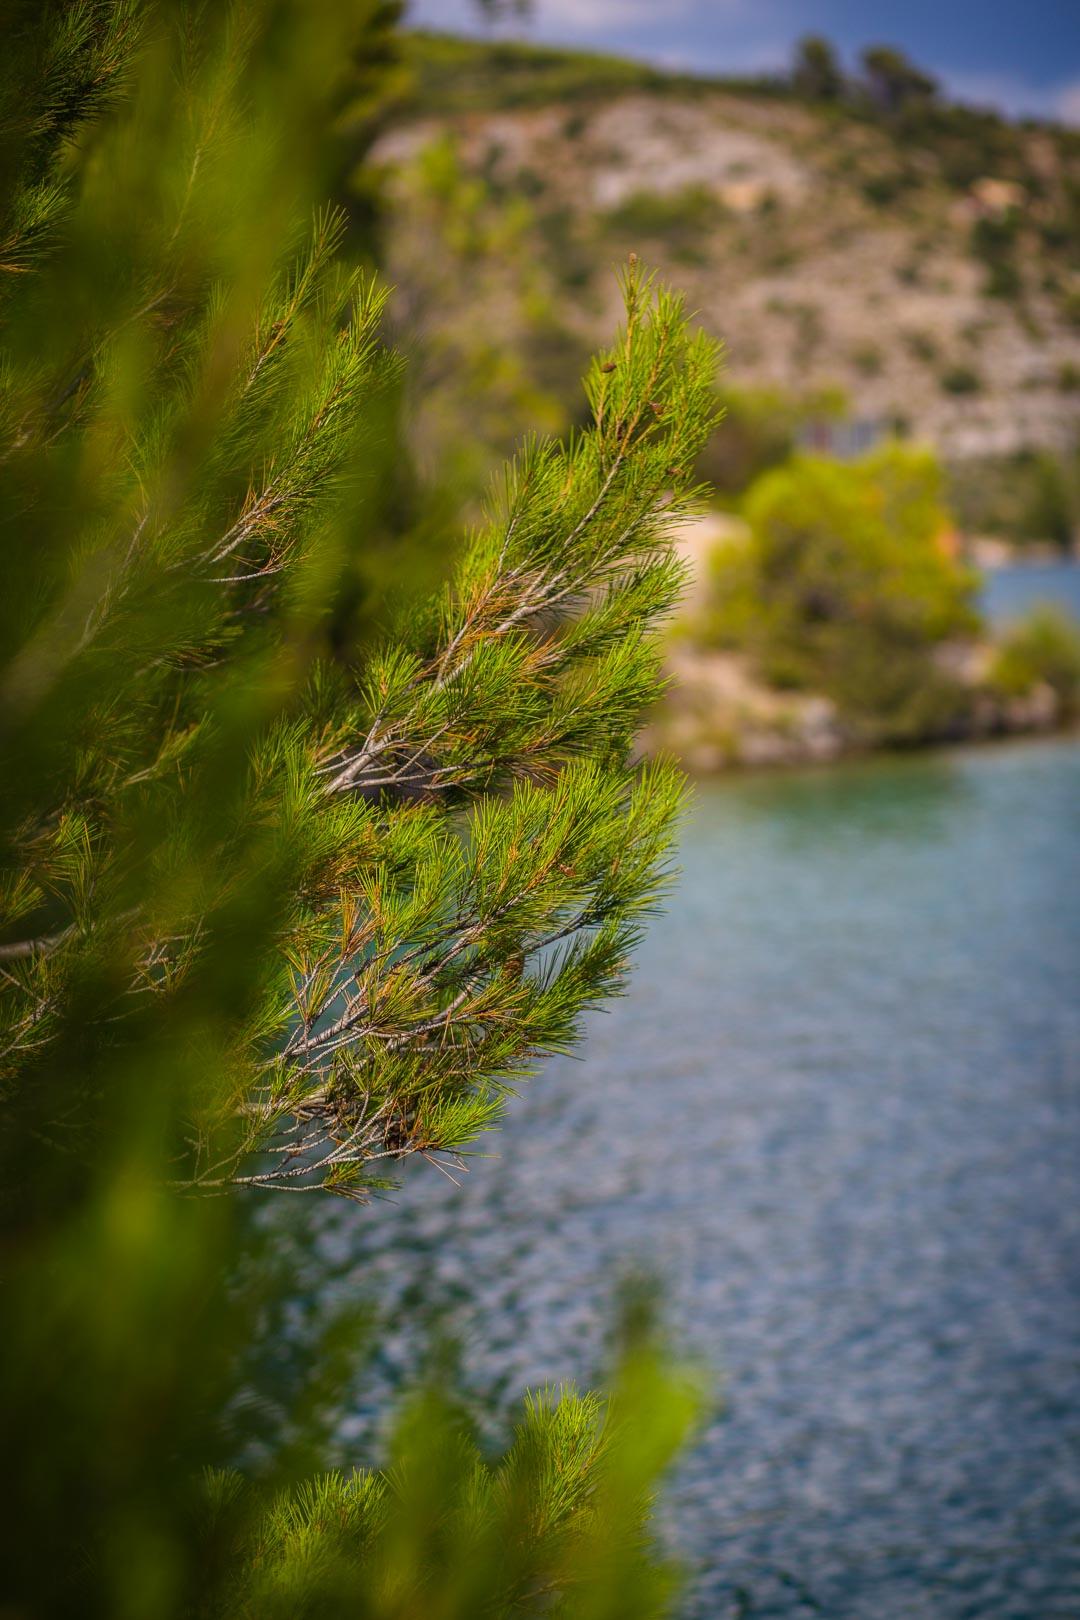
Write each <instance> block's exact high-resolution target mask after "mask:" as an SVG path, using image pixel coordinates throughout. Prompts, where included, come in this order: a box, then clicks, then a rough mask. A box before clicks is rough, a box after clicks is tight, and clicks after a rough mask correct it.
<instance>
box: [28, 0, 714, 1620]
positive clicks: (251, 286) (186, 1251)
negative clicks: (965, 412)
mask: <svg viewBox="0 0 1080 1620" xmlns="http://www.w3.org/2000/svg"><path fill="white" fill-rule="evenodd" d="M8 20H9V29H8V37H7V39H6V42H5V43H6V47H7V49H6V52H5V59H4V64H3V74H4V79H3V88H2V98H3V99H2V107H0V116H2V122H3V127H4V132H5V139H4V142H3V151H4V165H3V173H2V182H3V195H2V200H0V206H2V212H3V227H2V238H3V243H4V249H3V253H2V255H0V300H2V318H3V349H4V353H3V401H2V411H0V522H2V525H3V549H4V561H5V572H6V580H5V586H6V588H5V591H4V593H3V598H2V605H0V658H2V669H0V731H2V735H3V757H4V771H3V776H2V780H0V847H2V862H3V874H2V877H3V916H2V926H0V986H2V1008H0V1011H2V1040H0V1050H2V1059H3V1061H2V1085H3V1103H4V1107H3V1114H2V1123H0V1186H2V1193H0V1198H2V1202H3V1216H4V1219H3V1234H4V1236H3V1256H4V1264H3V1273H4V1275H3V1284H4V1323H5V1328H4V1333H3V1335H2V1337H0V1377H2V1380H3V1389H4V1403H5V1414H4V1416H5V1423H4V1430H5V1444H6V1455H7V1463H8V1467H9V1470H10V1472H11V1475H12V1478H13V1479H17V1480H18V1489H17V1491H16V1492H15V1493H14V1494H13V1498H12V1500H11V1501H10V1503H9V1507H8V1510H7V1511H6V1512H5V1514H4V1517H3V1560H2V1568H3V1575H2V1577H0V1579H2V1589H0V1605H2V1607H3V1608H4V1611H5V1613H7V1614H10V1615H12V1616H20V1617H22V1616H25V1617H31V1616H60V1615H72V1616H74V1615H78V1616H94V1615H102V1616H109V1617H110V1620H123V1617H130V1620H165V1617H172V1616H180V1615H204V1616H218V1615H221V1616H233V1615H245V1616H246V1615H252V1616H254V1615H256V1614H258V1615H259V1616H265V1615H270V1614H281V1615H282V1616H284V1615H290V1616H293V1615H301V1614H307V1613H311V1614H331V1615H333V1614H341V1615H344V1614H346V1613H348V1614H349V1615H354V1616H355V1615H357V1614H368V1615H373V1616H375V1615H377V1616H386V1617H390V1616H395V1617H397V1616H400V1617H404V1616H407V1615H408V1616H419V1615H424V1616H446V1617H447V1620H450V1617H457V1616H460V1617H461V1620H466V1617H472V1616H476V1615H481V1614H493V1615H494V1614H508V1613H537V1612H543V1613H559V1614H565V1615H574V1616H583V1617H584V1616H601V1615H603V1616H608V1615H610V1616H611V1617H612V1620H615V1617H616V1616H619V1617H626V1616H635V1615H640V1616H642V1617H644V1616H649V1615H654V1614H659V1613H661V1612H663V1609H664V1606H665V1603H666V1600H667V1594H668V1592H669V1587H670V1574H669V1572H668V1571H667V1570H666V1569H665V1567H664V1564H663V1561H662V1559H660V1558H658V1557H657V1556H656V1554H655V1552H654V1550H653V1549H652V1548H651V1546H650V1543H649V1541H648V1539H647V1537H646V1534H645V1531H644V1529H643V1525H644V1520H645V1516H646V1513H647V1507H648V1498H649V1495H650V1492H651V1490H652V1489H653V1487H654V1483H655V1481H656V1479H657V1477H658V1474H659V1472H660V1470H661V1469H662V1468H663V1466H664V1465H665V1464H666V1462H667V1461H668V1459H669V1457H670V1456H671V1454H672V1451H673V1449H674V1448H675V1446H676V1445H677V1444H678V1442H679V1440H680V1439H681V1437H682V1435H683V1434H684V1432H685V1430H686V1427H687V1424H688V1422H689V1420H690V1416H691V1411H692V1407H693V1397H692V1393H691V1391H690V1389H689V1386H688V1385H687V1383H686V1381H685V1380H684V1379H682V1378H681V1377H679V1376H677V1375H676V1374H673V1373H671V1372H669V1371H665V1369H664V1364H663V1358H662V1357H661V1356H660V1355H659V1353H658V1351H657V1350H656V1348H655V1345H654V1344H653V1343H652V1341H651V1340H650V1338H649V1337H648V1335H647V1334H646V1335H644V1336H641V1335H639V1336H638V1337H637V1338H636V1339H635V1340H634V1341H633V1343H631V1344H630V1345H629V1346H628V1348H627V1351H626V1354H625V1356H624V1358H623V1361H622V1364H621V1372H620V1373H619V1376H618V1379H617V1383H616V1389H615V1393H614V1395H613V1397H612V1401H611V1404H610V1405H609V1406H607V1407H602V1406H601V1404H600V1403H599V1402H598V1401H597V1400H596V1399H594V1398H593V1397H586V1398H579V1397H577V1396H575V1395H573V1394H572V1393H569V1392H567V1393H565V1394H563V1395H558V1394H548V1395H543V1396H537V1397H536V1398H535V1399H534V1401H533V1403H532V1405H531V1406H530V1407H529V1409H528V1410H527V1412H526V1416H525V1418H524V1419H523V1422H522V1425H521V1427H520V1429H519V1431H518V1433H517V1437H516V1439H515V1441H514V1444H513V1447H512V1449H511V1450H510V1452H509V1453H508V1454H507V1456H506V1457H505V1458H503V1459H502V1460H501V1461H498V1460H496V1461H493V1462H492V1461H489V1460H488V1459H487V1458H485V1457H484V1456H483V1455H482V1454H481V1452H480V1451H479V1450H478V1448H477V1446H476V1443H475V1441H474V1440H473V1439H472V1437H471V1435H470V1433H469V1431H468V1429H467V1427H466V1426H465V1425H464V1423H463V1421H462V1420H461V1418H460V1417H459V1416H458V1415H457V1414H456V1410H455V1407H454V1403H453V1401H452V1399H451V1398H450V1397H449V1396H448V1395H447V1394H446V1392H445V1391H443V1392H440V1391H439V1390H437V1389H436V1390H433V1391H429V1392H427V1393H425V1394H421V1395H419V1396H417V1397H416V1398H415V1400H414V1401H413V1402H412V1403H411V1404H410V1405H409V1406H408V1407H407V1409H406V1411H405V1414H404V1415H403V1416H402V1418H401V1419H400V1422H399V1423H398V1426H397V1428H396V1430H395V1438H394V1442H393V1447H392V1457H391V1461H390V1466H389V1467H388V1468H386V1469H385V1470H384V1471H382V1472H379V1473H371V1472H365V1471H363V1470H360V1471H358V1472H357V1473H356V1474H355V1475H351V1476H347V1477H346V1476H333V1477H316V1478H315V1479H314V1480H313V1479H312V1478H311V1477H310V1476H311V1475H312V1471H313V1469H314V1468H315V1466H316V1463H317V1454H318V1424H317V1422H315V1421H314V1420H315V1418H316V1416H317V1415H318V1413H319V1412H320V1411H322V1410H324V1409H325V1407H326V1403H327V1401H328V1400H330V1401H331V1402H332V1399H333V1397H334V1395H335V1394H340V1389H341V1384H342V1379H343V1377H344V1372H343V1367H344V1365H345V1364H346V1363H347V1361H348V1357H347V1355H345V1354H344V1352H343V1349H342V1345H341V1343H340V1341H339V1342H337V1343H336V1344H335V1343H330V1342H327V1344H326V1345H325V1346H324V1347H323V1352H322V1355H321V1357H320V1358H319V1359H318V1362H317V1364H316V1365H314V1366H313V1367H312V1368H311V1369H310V1370H309V1374H308V1377H307V1380H306V1382H307V1384H308V1386H309V1387H308V1388H307V1389H306V1390H305V1391H301V1392H298V1394H297V1396H296V1401H295V1409H294V1416H296V1418H297V1421H298V1422H300V1423H301V1425H302V1426H303V1424H304V1421H305V1420H304V1413H305V1412H309V1413H310V1414H311V1417H312V1421H311V1423H310V1424H308V1425H307V1429H308V1431H309V1433H308V1437H307V1442H306V1443H298V1444H295V1445H293V1446H291V1447H290V1448H289V1450H288V1452H287V1453H285V1452H283V1453H281V1454H279V1455H277V1456H276V1457H275V1458H273V1459H271V1460H270V1462H269V1463H268V1465H267V1467H266V1468H265V1469H264V1470H263V1473H262V1474H261V1475H260V1477H259V1478H258V1479H248V1480H246V1481H241V1480H239V1479H238V1477H237V1476H236V1475H234V1474H233V1473H232V1472H231V1471H230V1466H229V1465H230V1461H231V1460H232V1459H234V1458H235V1456H236V1454H237V1451H238V1439H237V1432H236V1424H235V1421H231V1420H230V1416H229V1414H230V1413H231V1414H232V1419H233V1420H234V1419H235V1414H236V1412H237V1410H238V1406H239V1407H242V1406H243V1404H244V1400H245V1399H247V1398H248V1397H250V1394H251V1392H250V1391H246V1392H245V1379H246V1377H247V1376H248V1374H249V1373H250V1369H251V1367H252V1366H253V1365H254V1363H255V1360H256V1359H257V1357H256V1354H255V1352H256V1349H257V1346H256V1340H257V1336H258V1333H259V1330H260V1325H262V1324H264V1323H265V1322H266V1321H267V1320H268V1319H270V1317H269V1316H268V1311H269V1312H270V1316H272V1314H273V1313H272V1311H270V1306H271V1305H272V1303H273V1301H274V1300H277V1299H280V1297H281V1294H282V1290H287V1289H288V1287H289V1278H288V1276H287V1275H283V1274H282V1268H281V1266H280V1265H278V1264H277V1263H276V1259H275V1256H274V1255H273V1254H272V1253H270V1252H268V1247H267V1244H266V1242H265V1240H260V1238H259V1236H258V1233H257V1230H255V1229H253V1227H252V1225H251V1224H250V1223H249V1222H248V1221H247V1220H245V1219H244V1218H243V1216H242V1215H241V1213H240V1212H239V1211H238V1208H237V1204H236V1200H235V1199H233V1198H227V1197H223V1196H218V1197H206V1196H202V1195H203V1194H205V1193H208V1192H215V1193H221V1192H223V1191H224V1190H225V1189H226V1188H228V1187H231V1186H234V1185H242V1186H244V1187H246V1188H249V1189H250V1188H263V1189H268V1188H271V1187H274V1188H281V1189H287V1190H302V1189H305V1188H323V1189H330V1190H333V1191H336V1192H339V1193H343V1194H345V1195H347V1196H349V1197H350V1198H353V1199H355V1200H362V1199H364V1198H366V1197H369V1196H370V1195H371V1194H372V1192H374V1191H375V1190H377V1189H378V1187H379V1186H380V1185H383V1184H384V1183H385V1180H386V1177H387V1173H388V1171H392V1170H393V1168H394V1166H395V1165H397V1164H398V1163H399V1162H400V1161H402V1160H403V1159H405V1158H407V1157H409V1156H413V1155H418V1156H424V1157H427V1158H429V1159H431V1158H435V1159H438V1158H440V1157H446V1156H454V1155H457V1154H459V1153H461V1152H462V1151H463V1150H464V1149H465V1147H466V1145H467V1143H468V1142H469V1141H470V1140H471V1139H472V1137H473V1136H474V1135H475V1134H476V1132H477V1131H479V1130H481V1129H483V1128H484V1127H485V1126H487V1125H489V1124H490V1123H491V1122H492V1121H493V1120H494V1119H495V1118H496V1117H497V1115H498V1113H499V1112H500V1110H501V1109H502V1107H503V1106H504V1105H505V1102H506V1099H507V1097H508V1095H509V1094H510V1092H511V1089H512V1086H513V1084H514V1083H515V1082H516V1081H517V1080H518V1079H519V1078H521V1077H523V1076H524V1074H525V1073H526V1072H527V1071H528V1069H529V1067H530V1064H531V1062H532V1060H533V1058H534V1057H535V1056H536V1055H537V1054H538V1053H541V1052H543V1051H546V1050H551V1049H553V1048H561V1047H563V1046H565V1045H566V1044H567V1043H568V1042H570V1041H571V1040H572V1039H573V1037H574V1034H575V1030H576V1025H577V1020H578V1016H579V1014H580V1012H581V1011H582V1009H583V1008H585V1007H587V1006H589V1005H591V1004H592V1003H594V1002H595V1001H597V1000H598V999H599V998H601V997H603V996H605V995H607V994H609V993H611V992H612V991H614V990H616V989H618V988H619V987H620V986H621V984H622V983H623V980H624V976H625V972H626V966H627V958H628V953H629V951H630V948H631V946H632V945H633V942H634V940H635V938H636V936H637V931H638V928H639V926H640V923H641V918H642V916H643V913H644V912H645V911H647V909H648V908H649V906H650V905H651V904H652V903H653V901H654V899H655V896H656V894H657V892H658V887H659V885H660V883H661V882H662V878H663V862H664V858H665V852H666V848H667V840H668V834H669V829H670V825H671V822H672V817H673V815H674V814H675V812H676V809H677V805H678V801H679V794H680V787H679V782H678V780H677V777H676V776H675V775H674V774H673V773H672V772H671V771H669V770H666V769H662V768H658V769H653V770H650V771H647V772H644V773H639V772H636V771H634V770H633V769H632V768H631V767H630V765H629V764H628V756H629V743H630V738H631V735H632V733H633V730H634V726H635V723H636V719H637V716H638V713H639V712H640V710H641V708H642V706H643V705H644V704H646V703H647V702H648V701H650V700H651V698H652V697H653V696H654V694H655V692H656V690H657V682H658V675H657V659H656V655H655V652H654V650H653V648H652V645H651V643H650V640H649V638H648V635H647V630H648V627H649V624H650V621H651V620H652V619H654V618H655V617H656V615H657V614H659V613H661V612H663V611H664V610H665V609H666V608H667V607H669V606H670V604H671V602H672V600H673V598H674V594H675V592H676V590H677V588H678V583H679V570H678V568H677V566H676V564H675V563H674V561H673V559H672V556H671V552H670V547H669V542H668V535H667V530H668V527H669V525H670V524H671V523H672V522H673V521H675V520H677V518H678V517H679V514H680V512H681V511H682V510H683V508H684V505H685V502H686V500H688V499H690V498H692V490H691V489H690V488H689V476H688V471H689V469H691V468H692V467H693V465H694V461H695V458H696V456H697V454H698V451H699V449H700V445H701V443H702V441H703V438H704V436H705V435H706V434H707V432H708V430H709V426H710V422H711V416H712V410H713V377H712V372H713V366H714V355H713V351H712V349H711V347H710V346H709V344H708V343H706V342H705V341H704V340H700V339H697V338H694V337H692V336H690V335H688V333H687V329H686V324H685V321H684V318H683V315H682V311H681V309H680V307H679V305H678V303H677V302H676V301H675V300H673V299H672V298H670V297H669V296H668V295H667V294H665V293H663V292H661V291H657V290H656V289H654V288H653V287H652V286H651V285H650V284H649V283H648V281H646V280H643V279H642V278H641V277H640V275H639V274H638V273H637V272H636V270H635V269H634V268H633V267H632V268H631V270H630V272H629V273H628V275H627V278H626V283H625V294H626V308H627V318H626V326H625V328H624V331H623V332H622V334H621V335H620V337H619V339H618V341H617V343H616V345H615V346H614V347H613V348H612V349H611V350H610V351H608V352H607V353H605V354H604V355H602V356H601V357H600V358H599V359H598V360H597V361H596V362H595V363H594V366H593V369H592V371H591V374H590V378H589V384H588V387H589V397H590V400H591V405H592V422H591V426H590V427H589V428H588V430H587V431H585V432H583V433H582V434H581V435H580V436H578V437H576V438H574V439H573V440H572V442H570V443H569V444H567V445H563V446H556V445H552V444H546V443H543V442H535V443H531V444H530V445H529V446H527V448H526V449H525V450H524V451H523V452H522V454H521V456H520V458H519V459H518V460H517V461H516V462H515V463H514V465H513V466H511V467H510V468H509V469H507V471H506V474H505V478H504V480H503V481H502V483H501V485H500V487H499V489H498V490H497V491H496V493H495V495H494V496H493V499H492V502H491V505H490V508H489V515H488V517H487V518H486V519H485V521H484V523H483V524H482V526H481V527H480V528H479V529H478V530H477V532H476V533H475V534H474V535H473V536H472V537H471V538H469V539H468V541H467V543H465V544H464V546H461V545H459V544H458V543H457V535H456V534H455V533H454V531H453V530H452V529H451V530H449V531H448V530H447V527H446V526H445V524H444V523H443V522H442V521H441V520H440V514H439V512H438V510H437V509H436V510H435V511H434V512H433V510H432V509H431V507H430V506H429V505H428V504H427V501H426V495H425V492H424V491H422V490H421V489H420V488H419V487H418V486H417V485H416V484H415V480H414V478H413V475H412V474H411V471H410V469H409V466H408V458H407V456H406V455H405V452H404V450H403V448H402V442H401V434H400V431H399V426H398V399H399V386H400V383H399V378H400V364H399V361H398V359H397V357H396V356H395V354H394V353H393V352H392V350H391V349H390V348H389V347H388V345H387V343H386V340H385V335H384V329H383V324H382V322H383V317H382V311H383V302H384V298H383V293H382V291H381V290H380V288H379V286H378V285H377V283H376V282H375V281H374V280H373V279H372V278H371V276H370V275H368V274H367V273H366V272H359V271H357V270H356V269H354V268H351V267H350V266H349V264H348V263H346V262H344V260H343V258H342V254H341V251H340V244H341V242H342V239H343V236H344V233H345V231H346V228H347V222H346V221H345V220H343V219H342V218H340V217H339V216H338V215H336V214H335V213H333V212H332V211H327V210H325V209H324V208H323V207H322V205H321V198H322V197H323V196H324V195H326V194H327V193H328V192H329V191H331V190H332V189H333V187H334V185H335V184H336V183H337V177H338V175H339V173H340V163H341V151H340V148H339V147H337V145H336V144H335V143H334V142H333V141H328V138H327V131H328V129H329V128H330V126H331V125H332V123H333V122H334V120H335V119H336V118H337V116H338V114H339V113H340V110H341V108H342V106H343V105H345V104H346V103H347V100H348V96H349V95H350V94H353V93H355V85H356V78H355V63H356V62H357V60H359V61H360V63H361V66H362V67H363V68H365V69H370V71H371V73H372V75H373V78H374V79H375V80H377V78H378V71H377V64H378V63H380V62H384V61H385V60H386V59H387V53H388V50H389V48H390V32H389V29H390V24H391V23H392V17H391V16H388V12H387V8H386V7H384V6H382V5H380V4H377V3H374V0H372V3H371V4H367V5H365V4H363V3H358V4H356V5H354V6H351V7H348V8H345V7H342V6H340V5H339V4H337V0H304V3H303V4H301V3H299V0H240V3H237V4H235V5H229V6H200V5H195V4H185V3H181V0H160V3H153V0H146V3H142V0H86V3H81V4H74V5H72V4H64V3H54V4H42V3H40V0H33V3H30V0H26V3H23V4H16V5H14V6H13V7H9V15H8ZM365 53H366V54H365ZM390 54H391V55H392V52H391V53H390ZM372 94H373V95H374V94H375V88H374V85H373V88H372ZM673 490H674V491H675V492H676V493H675V494H674V495H673V494H672V491H673ZM417 536H419V538H417ZM437 573H446V574H448V575H449V582H448V583H447V584H446V586H445V587H444V588H441V589H435V588H433V585H432V580H433V578H434V577H435V575H436V574H437ZM207 1469H209V1470H210V1472H209V1473H207V1472H206V1470H207ZM300 1477H302V1478H303V1479H304V1480H306V1483H302V1484H301V1483H299V1478H300Z"/></svg>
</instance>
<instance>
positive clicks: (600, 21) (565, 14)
mask: <svg viewBox="0 0 1080 1620" xmlns="http://www.w3.org/2000/svg"><path fill="white" fill-rule="evenodd" d="M690 3H691V0H667V6H666V10H667V13H668V15H669V16H671V15H674V16H678V15H679V14H680V13H683V14H685V13H686V12H687V11H688V10H689V9H690ZM536 16H537V18H538V20H539V21H541V22H550V23H556V24H558V25H559V27H562V28H574V29H593V28H618V27H621V26H623V25H625V24H626V23H641V22H648V21H649V20H650V19H651V18H655V16H656V4H655V0H540V3H539V4H538V5H537V7H536Z"/></svg>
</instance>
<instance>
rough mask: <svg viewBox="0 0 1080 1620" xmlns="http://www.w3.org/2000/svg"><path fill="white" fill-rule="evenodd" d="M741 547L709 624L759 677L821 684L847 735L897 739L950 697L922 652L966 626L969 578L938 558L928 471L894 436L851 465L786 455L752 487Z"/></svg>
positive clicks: (971, 619)
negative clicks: (754, 667) (783, 461)
mask: <svg viewBox="0 0 1080 1620" xmlns="http://www.w3.org/2000/svg"><path fill="white" fill-rule="evenodd" d="M744 512H745V516H746V519H747V522H748V524H749V526H750V537H749V539H748V541H747V543H746V545H745V547H738V548H731V547H729V548H726V549H725V550H724V551H723V552H722V553H721V554H720V555H719V557H718V558H717V562H716V571H715V576H714V614H715V618H714V633H715V635H716V637H717V639H718V640H719V641H720V642H721V643H723V644H725V645H728V646H734V647H739V648H742V649H744V650H745V651H746V652H747V653H748V654H749V655H750V656H751V657H752V658H753V659H754V661H755V662H756V663H757V665H758V667H759V669H760V670H761V672H762V674H763V675H764V676H765V678H766V679H767V680H769V681H770V682H772V683H774V684H776V685H778V686H788V687H795V688H804V689H807V690H811V691H817V692H823V693H825V694H826V695H827V696H828V697H830V698H832V699H833V701H834V702H835V703H836V705H837V707H838V709H839V710H840V712H841V714H842V715H843V716H844V717H845V718H846V720H847V721H848V723H849V724H850V725H851V727H852V729H853V730H854V731H855V733H856V734H857V735H860V736H862V737H865V738H867V739H880V740H884V741H889V740H893V741H904V740H908V739H911V738H913V737H916V736H919V735H922V734H924V733H925V732H928V731H932V730H933V729H934V728H935V727H937V726H940V725H942V724H943V723H946V722H947V721H948V719H949V716H950V713H951V712H952V706H953V705H955V703H956V701H957V693H956V692H955V691H954V690H953V689H952V688H951V687H950V685H949V683H948V682H947V681H945V680H944V678H943V677H941V676H940V675H939V673H938V670H937V667H936V664H935V661H934V657H933V654H934V650H935V648H937V647H938V646H939V645H940V644H941V643H942V642H943V641H944V640H946V639H947V638H948V637H950V636H956V635H962V634H964V633H967V632H970V631H971V630H973V629H974V628H975V626H976V624H977V619H976V617H975V614H974V610H973V607H972V600H973V585H974V582H973V580H972V578H971V576H970V575H969V574H968V573H967V572H966V570H964V569H962V568H961V567H959V566H958V565H957V564H956V563H955V562H953V561H952V560H951V559H950V557H949V556H948V555H947V553H946V551H945V549H944V547H943V545H942V543H941V542H942V537H943V535H944V534H945V532H946V530H947V527H948V518H947V514H946V512H945V510H944V508H943V506H942V504H941V477H940V473H939V470H938V468H937V466H936V464H935V462H934V460H933V458H932V457H931V456H929V455H928V454H926V453H925V452H924V451H919V450H913V449H908V448H905V447H901V446H899V445H894V446H889V447H886V448H885V449H883V450H879V451H875V452H874V453H872V454H871V455H869V456H866V457H864V458H863V459H862V460H861V461H858V462H851V463H845V462H835V461H829V460H826V459H824V458H821V457H814V456H804V455H800V456H796V457H795V458H794V459H793V460H792V461H791V462H789V463H788V464H786V465H785V466H783V467H779V468H776V469H775V470H774V471H772V472H768V473H765V474H764V475H763V477H761V478H760V479H759V480H758V481H757V483H755V484H754V485H752V487H751V489H750V491H749V493H748V495H747V497H746V501H745V504H744Z"/></svg>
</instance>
